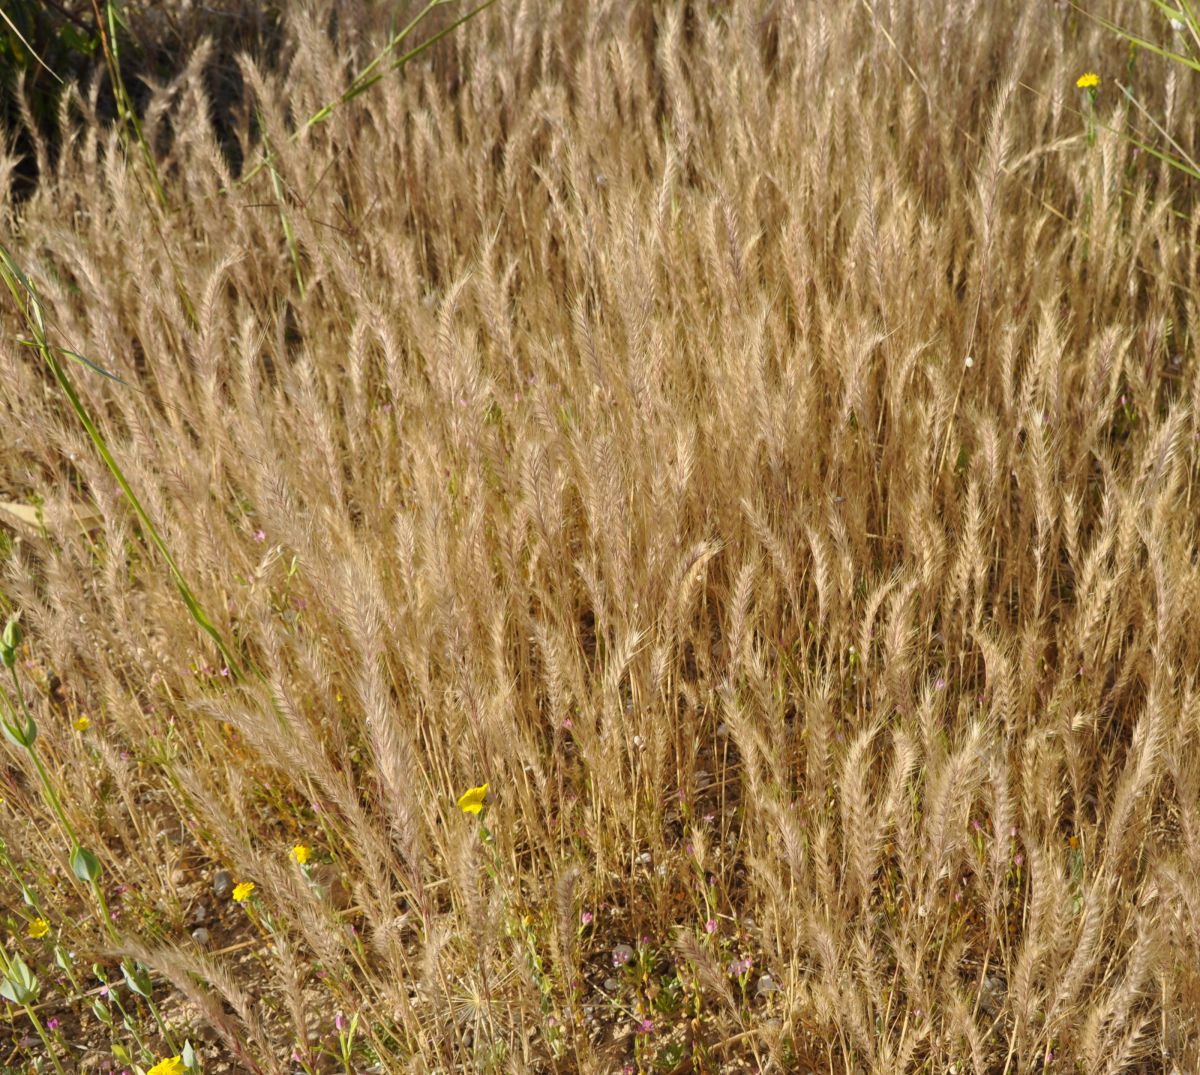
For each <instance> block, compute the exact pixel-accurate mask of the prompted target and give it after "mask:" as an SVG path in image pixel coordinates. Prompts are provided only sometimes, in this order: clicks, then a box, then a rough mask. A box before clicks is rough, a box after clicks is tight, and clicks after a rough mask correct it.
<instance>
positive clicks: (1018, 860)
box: [1013, 851, 1025, 866]
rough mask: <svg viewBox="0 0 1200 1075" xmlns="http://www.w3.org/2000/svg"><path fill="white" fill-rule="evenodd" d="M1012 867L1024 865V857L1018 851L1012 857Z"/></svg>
mask: <svg viewBox="0 0 1200 1075" xmlns="http://www.w3.org/2000/svg"><path fill="white" fill-rule="evenodd" d="M1013 865H1014V866H1024V865H1025V856H1024V855H1022V854H1021V852H1020V851H1018V852H1017V853H1016V854H1015V855H1013Z"/></svg>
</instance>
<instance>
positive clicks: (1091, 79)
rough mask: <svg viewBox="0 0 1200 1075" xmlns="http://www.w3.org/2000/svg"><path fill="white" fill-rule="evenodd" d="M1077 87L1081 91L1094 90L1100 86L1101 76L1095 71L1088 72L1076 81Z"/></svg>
mask: <svg viewBox="0 0 1200 1075" xmlns="http://www.w3.org/2000/svg"><path fill="white" fill-rule="evenodd" d="M1075 85H1076V86H1078V87H1079V88H1080V89H1081V90H1094V89H1095V88H1096V87H1097V86H1099V85H1100V76H1099V75H1098V74H1096V72H1095V71H1088V72H1087V73H1086V74H1082V75H1080V76H1079V77H1078V78H1077V79H1076V80H1075Z"/></svg>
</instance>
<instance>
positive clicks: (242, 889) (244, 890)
mask: <svg viewBox="0 0 1200 1075" xmlns="http://www.w3.org/2000/svg"><path fill="white" fill-rule="evenodd" d="M253 891H254V882H253V881H239V882H238V883H237V884H236V885H234V886H233V898H234V899H235V900H237V902H238V903H245V902H246V901H247V900H248V899H249V898H250V893H251V892H253Z"/></svg>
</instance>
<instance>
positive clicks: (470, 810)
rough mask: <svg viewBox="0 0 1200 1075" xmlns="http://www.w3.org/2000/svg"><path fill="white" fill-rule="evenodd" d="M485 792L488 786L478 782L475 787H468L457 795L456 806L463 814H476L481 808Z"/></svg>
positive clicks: (485, 795) (485, 796)
mask: <svg viewBox="0 0 1200 1075" xmlns="http://www.w3.org/2000/svg"><path fill="white" fill-rule="evenodd" d="M487 792H488V786H487V785H486V784H480V785H479V787H477V788H468V789H467V790H466V791H464V792H463V793H462V795H461V796H459V799H458V808H459V809H460V810H461V811H462V812H463V813H464V814H478V813H479V811H480V810H482V809H483V803H484V800H485V799H486V798H487Z"/></svg>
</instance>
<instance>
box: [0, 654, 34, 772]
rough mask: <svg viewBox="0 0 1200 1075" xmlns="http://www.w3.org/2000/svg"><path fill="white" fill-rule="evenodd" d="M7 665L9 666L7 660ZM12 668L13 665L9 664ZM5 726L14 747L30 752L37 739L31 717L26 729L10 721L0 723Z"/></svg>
mask: <svg viewBox="0 0 1200 1075" xmlns="http://www.w3.org/2000/svg"><path fill="white" fill-rule="evenodd" d="M5 664H9V662H8V661H7V659H6V660H5ZM9 667H10V668H11V667H12V665H11V664H9ZM0 723H3V725H4V738H5V739H7V740H8V741H9V742H10V743H12V744H13V746H18V747H24V748H25V749H26V750H29V749H30V748H31V747H32V746H33V743H34V740H35V739H37V731H38V730H37V724H36V723H35V721H34V719H33V717H32V716H31V717H30V718H29V720H28V721H27V722H26V724H25V727H24V728H20V727H18V726H17V725H16V724H9V723H8V721H3V722H0Z"/></svg>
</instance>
